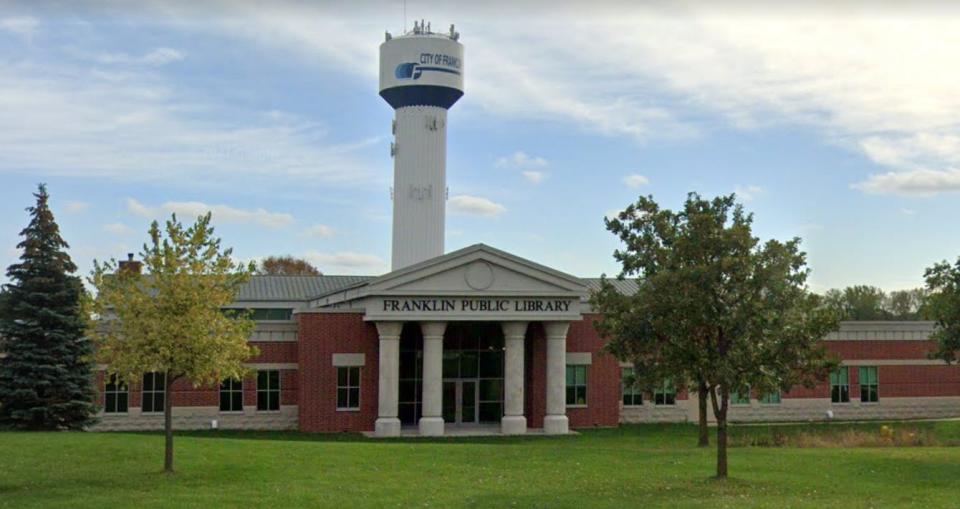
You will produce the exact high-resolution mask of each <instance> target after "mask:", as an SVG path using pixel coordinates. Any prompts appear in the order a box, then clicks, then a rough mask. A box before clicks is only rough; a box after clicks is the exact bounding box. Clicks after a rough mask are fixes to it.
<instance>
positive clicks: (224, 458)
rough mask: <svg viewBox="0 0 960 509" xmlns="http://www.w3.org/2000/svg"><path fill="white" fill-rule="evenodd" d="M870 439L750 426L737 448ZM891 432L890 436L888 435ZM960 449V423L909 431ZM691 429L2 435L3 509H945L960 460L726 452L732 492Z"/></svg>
mask: <svg viewBox="0 0 960 509" xmlns="http://www.w3.org/2000/svg"><path fill="white" fill-rule="evenodd" d="M879 426H880V425H879V424H864V425H829V426H824V425H821V426H786V427H779V426H778V427H764V426H761V427H747V426H741V427H737V428H735V429H734V431H733V432H734V435H735V440H736V441H737V442H738V443H747V442H748V440H747V437H746V436H747V435H752V436H755V437H756V436H767V435H770V434H771V433H774V432H775V433H778V434H781V436H782V435H783V434H787V435H789V434H791V433H799V432H804V431H807V432H809V431H810V430H820V431H821V432H823V431H825V432H830V433H833V432H835V431H837V430H840V429H859V430H862V431H864V432H865V433H875V432H877V430H878V428H879ZM896 426H901V425H899V424H898V425H896ZM916 426H920V427H921V428H922V429H923V430H924V432H925V433H931V434H932V435H935V436H936V438H937V439H938V441H939V442H940V443H943V444H950V445H952V444H956V443H960V423H956V422H941V423H922V424H917V425H916ZM695 440H696V429H695V428H694V427H693V426H688V425H644V426H630V427H624V428H621V429H614V430H596V431H586V432H582V433H581V434H580V435H579V436H570V437H524V438H497V437H494V438H484V439H457V440H453V439H444V440H431V441H427V440H391V441H380V440H370V439H363V438H361V437H358V436H352V435H333V436H331V435H307V434H299V433H230V432H218V433H214V432H198V433H185V434H180V435H178V437H177V442H176V444H177V449H176V451H177V469H178V473H177V474H176V475H174V476H170V477H167V476H164V475H162V474H161V473H160V470H161V466H162V445H163V440H162V436H161V435H158V434H133V433H15V432H5V433H0V507H18V508H19V507H95V508H98V509H101V508H105V507H134V506H136V507H175V508H178V509H180V508H187V507H204V508H213V507H224V506H226V507H250V506H259V507H411V506H413V507H444V508H445V507H585V506H590V507H625V506H633V507H639V506H644V507H658V506H663V507H744V506H755V507H844V508H854V507H892V506H908V505H913V506H923V507H957V506H958V504H960V498H958V495H957V482H958V480H960V447H952V446H937V447H905V448H895V447H880V448H846V449H843V448H817V449H812V448H811V449H805V448H792V447H778V448H773V447H737V448H733V449H731V454H730V472H731V476H732V477H731V479H729V480H728V481H725V482H718V481H715V480H713V479H711V478H710V476H711V475H712V473H713V468H714V461H715V456H714V450H713V449H712V448H711V449H709V450H700V449H697V448H696V447H695V446H694V444H695Z"/></svg>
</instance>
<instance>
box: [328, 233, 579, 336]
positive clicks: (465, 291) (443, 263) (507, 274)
mask: <svg viewBox="0 0 960 509" xmlns="http://www.w3.org/2000/svg"><path fill="white" fill-rule="evenodd" d="M586 296H587V286H586V284H585V283H584V281H583V280H581V279H579V278H576V277H574V276H571V275H569V274H565V273H563V272H560V271H557V270H554V269H551V268H549V267H546V266H543V265H540V264H538V263H534V262H531V261H529V260H526V259H523V258H520V257H517V256H514V255H512V254H509V253H506V252H504V251H500V250H498V249H494V248H492V247H490V246H487V245H484V244H475V245H473V246H469V247H466V248H463V249H460V250H458V251H454V252H452V253H448V254H446V255H443V256H438V257H436V258H432V259H430V260H426V261H424V262H421V263H418V264H415V265H411V266H409V267H405V268H403V269H400V270H396V271H393V272H390V273H387V274H384V275H382V276H380V277H377V278H374V279H372V280H369V281H365V282H363V283H360V284H357V285H354V286H352V287H349V288H346V289H342V290H338V291H337V292H335V293H331V294H328V295H324V296H321V297H318V298H316V299H314V300H313V301H312V302H311V304H312V306H311V307H319V308H334V309H342V308H347V309H354V310H359V309H363V310H364V311H365V313H364V319H365V320H367V321H430V320H442V321H527V322H530V321H564V322H569V321H572V320H580V319H581V303H582V301H583V299H584V298H585V297H586Z"/></svg>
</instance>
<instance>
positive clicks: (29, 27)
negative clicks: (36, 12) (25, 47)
mask: <svg viewBox="0 0 960 509" xmlns="http://www.w3.org/2000/svg"><path fill="white" fill-rule="evenodd" d="M38 26H40V22H39V21H37V19H36V18H33V17H30V16H12V17H9V18H0V29H2V30H6V31H7V32H10V33H13V34H16V35H19V36H20V37H24V38H26V39H30V38H32V37H33V34H34V33H35V32H36V30H37V27H38Z"/></svg>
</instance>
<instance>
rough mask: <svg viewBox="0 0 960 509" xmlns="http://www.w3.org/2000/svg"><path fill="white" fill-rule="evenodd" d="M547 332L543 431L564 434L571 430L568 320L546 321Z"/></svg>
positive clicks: (551, 433)
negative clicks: (569, 413) (545, 400)
mask: <svg viewBox="0 0 960 509" xmlns="http://www.w3.org/2000/svg"><path fill="white" fill-rule="evenodd" d="M543 327H544V329H545V330H546V333H547V415H546V417H544V418H543V432H544V433H546V434H548V435H564V434H566V433H568V432H569V429H570V423H569V421H568V420H567V397H566V390H567V382H566V376H567V329H568V328H569V327H570V324H569V323H568V322H545V323H544V324H543Z"/></svg>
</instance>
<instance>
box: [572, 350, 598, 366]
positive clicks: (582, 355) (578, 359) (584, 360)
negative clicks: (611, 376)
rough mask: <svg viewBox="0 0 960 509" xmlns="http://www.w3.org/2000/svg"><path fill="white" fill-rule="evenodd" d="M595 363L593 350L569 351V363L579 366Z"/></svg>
mask: <svg viewBox="0 0 960 509" xmlns="http://www.w3.org/2000/svg"><path fill="white" fill-rule="evenodd" d="M592 363H593V354H592V353H591V352H567V364H568V365H570V364H575V365H577V366H589V365H590V364H592Z"/></svg>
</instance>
